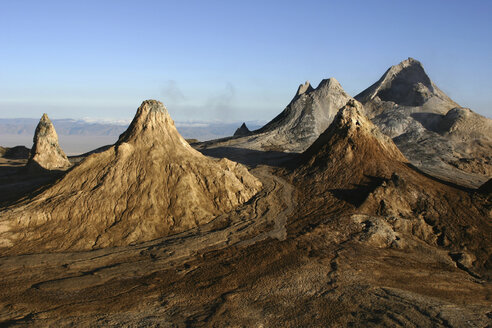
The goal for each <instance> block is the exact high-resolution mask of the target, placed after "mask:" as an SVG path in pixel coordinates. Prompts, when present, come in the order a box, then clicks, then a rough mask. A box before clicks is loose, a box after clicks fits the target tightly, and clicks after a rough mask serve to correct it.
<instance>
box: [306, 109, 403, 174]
mask: <svg viewBox="0 0 492 328" xmlns="http://www.w3.org/2000/svg"><path fill="white" fill-rule="evenodd" d="M363 112H364V109H363V107H362V105H361V104H360V103H359V102H357V101H355V100H350V101H348V102H347V104H346V105H345V106H344V107H343V108H341V109H340V111H339V112H338V114H337V116H336V117H335V119H334V120H333V122H332V123H331V125H330V126H329V128H328V129H327V130H326V131H325V132H323V133H322V134H321V135H320V136H319V138H318V139H317V140H316V141H315V142H314V143H313V144H312V145H311V147H309V148H308V149H307V150H306V151H305V152H304V153H303V154H302V164H301V170H307V171H314V172H325V171H326V172H328V173H329V174H331V175H336V174H344V175H346V174H348V175H355V174H356V171H357V170H358V171H360V172H361V174H362V173H363V174H372V175H374V174H377V172H378V171H382V172H383V171H388V172H389V169H388V166H392V165H394V163H401V162H406V159H405V157H404V156H403V155H402V153H401V152H400V151H399V150H398V148H397V147H396V146H395V144H394V143H393V141H392V140H391V139H390V138H388V137H387V136H385V135H384V134H382V133H381V132H380V131H379V129H378V128H377V127H376V126H374V124H372V123H371V121H370V120H369V119H368V118H367V117H366V116H365V115H364V114H363ZM388 172H386V173H388ZM389 173H390V174H391V172H389Z"/></svg>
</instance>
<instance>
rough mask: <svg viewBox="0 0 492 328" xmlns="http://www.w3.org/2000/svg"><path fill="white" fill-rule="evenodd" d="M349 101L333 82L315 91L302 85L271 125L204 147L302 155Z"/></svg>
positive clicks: (323, 83) (306, 84) (331, 80)
mask: <svg viewBox="0 0 492 328" xmlns="http://www.w3.org/2000/svg"><path fill="white" fill-rule="evenodd" d="M349 99H351V97H350V96H349V95H348V94H347V93H346V92H345V91H344V90H343V88H342V86H341V85H340V83H338V81H337V80H336V79H334V78H330V79H326V80H323V81H321V83H320V84H319V85H318V87H317V88H316V89H314V88H313V87H312V86H311V84H310V83H309V82H306V83H304V84H301V85H300V86H299V88H298V89H297V92H296V94H295V96H294V98H293V99H292V100H291V102H290V103H289V105H287V107H286V108H285V109H284V110H283V111H282V112H281V113H280V114H279V115H278V116H277V117H275V118H274V119H273V120H272V121H270V122H269V123H267V124H266V125H265V126H264V127H262V128H261V129H258V130H255V131H253V132H251V134H249V135H248V136H247V137H244V138H234V139H223V140H220V139H219V140H214V141H212V142H207V143H204V144H203V145H202V147H203V148H207V147H219V146H227V147H237V148H247V149H254V150H261V151H285V152H302V151H304V150H306V149H307V148H308V147H309V146H310V145H311V144H312V143H313V142H314V141H315V140H316V138H317V137H318V136H319V135H320V134H321V133H322V132H323V131H324V130H326V128H327V127H328V125H330V123H331V122H332V120H333V118H334V117H335V115H336V114H337V112H338V110H339V109H340V108H341V107H342V106H343V105H345V103H346V102H347V101H348V100H349Z"/></svg>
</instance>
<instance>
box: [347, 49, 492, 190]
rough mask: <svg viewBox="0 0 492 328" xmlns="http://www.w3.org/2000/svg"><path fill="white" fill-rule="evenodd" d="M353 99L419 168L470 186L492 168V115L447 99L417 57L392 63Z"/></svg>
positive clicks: (480, 180)
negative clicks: (473, 110)
mask: <svg viewBox="0 0 492 328" xmlns="http://www.w3.org/2000/svg"><path fill="white" fill-rule="evenodd" d="M355 99H357V100H359V101H360V102H361V103H362V104H363V105H364V108H365V110H366V114H367V115H368V116H369V118H371V120H372V121H373V123H375V124H376V125H377V126H378V127H379V128H380V130H381V131H382V132H383V133H385V134H386V135H388V136H390V137H391V138H393V139H394V141H395V143H396V144H397V146H398V147H399V149H400V150H401V151H402V152H403V153H404V154H405V156H406V157H407V158H408V159H409V160H410V161H411V162H412V164H414V165H416V166H417V167H419V168H421V169H422V170H424V171H426V172H428V173H430V174H433V175H436V176H439V177H442V178H444V179H447V180H451V181H458V182H459V183H461V184H463V185H466V186H469V187H477V186H479V185H480V184H481V183H483V182H484V179H486V177H487V176H489V175H490V173H491V172H492V157H491V156H490V154H491V153H492V141H491V140H492V121H491V120H490V119H487V118H485V117H483V116H481V115H478V114H476V113H474V112H472V111H471V110H469V109H466V108H462V107H460V106H459V105H458V104H457V103H455V102H454V101H453V100H451V99H450V98H449V97H448V96H447V95H446V94H444V92H442V91H441V90H440V89H439V88H438V87H437V86H436V85H435V84H434V83H433V82H432V81H431V79H430V78H429V76H428V75H427V74H426V72H425V71H424V68H423V66H422V64H421V63H420V62H419V61H417V60H415V59H412V58H409V59H407V60H404V61H403V62H401V63H400V64H398V65H395V66H392V67H391V68H390V69H388V70H387V71H386V73H384V74H383V76H382V77H381V78H380V79H379V80H378V81H377V82H376V83H374V84H373V85H372V86H370V87H369V88H367V89H366V90H364V91H363V92H361V93H360V94H358V95H357V96H355Z"/></svg>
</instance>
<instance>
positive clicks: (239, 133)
mask: <svg viewBox="0 0 492 328" xmlns="http://www.w3.org/2000/svg"><path fill="white" fill-rule="evenodd" d="M250 133H251V131H250V130H249V129H248V127H247V126H246V123H243V124H241V126H240V127H239V128H237V130H236V132H234V136H247V135H249V134H250Z"/></svg>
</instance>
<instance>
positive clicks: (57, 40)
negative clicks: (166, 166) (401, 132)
mask: <svg viewBox="0 0 492 328" xmlns="http://www.w3.org/2000/svg"><path fill="white" fill-rule="evenodd" d="M491 9H492V3H490V2H483V1H482V2H481V1H469V2H466V3H463V2H461V1H446V2H442V1H413V2H412V3H407V2H388V1H371V2H367V1H349V2H327V1H307V2H303V3H302V5H300V4H299V3H298V2H293V1H281V2H279V1H272V2H267V3H264V2H259V1H253V2H247V3H236V2H225V1H210V2H206V3H204V2H187V3H186V4H184V3H176V2H167V1H139V2H132V1H105V2H102V3H101V2H96V1H84V2H72V1H70V2H67V1H43V2H38V1H22V2H20V1H9V2H2V3H1V4H0V28H1V29H2V31H3V33H2V34H1V35H0V42H1V44H2V52H1V53H0V59H1V60H2V62H3V63H4V65H3V66H2V67H1V68H0V117H3V118H9V117H10V118H12V117H32V118H38V117H40V116H41V114H42V113H43V112H47V113H48V114H49V115H50V117H51V118H53V119H58V118H73V119H81V118H84V117H89V118H91V119H96V120H97V119H110V120H124V119H131V118H132V117H133V115H134V113H135V110H136V109H137V107H138V106H139V105H140V103H141V102H142V101H143V100H145V99H158V100H161V101H162V102H163V103H164V104H165V105H166V107H167V108H168V110H169V112H170V114H171V116H172V117H173V119H175V120H177V121H186V120H192V121H200V120H206V121H214V120H220V121H244V120H260V121H269V120H270V119H272V118H274V117H275V116H276V115H277V114H278V113H280V112H281V111H282V110H283V109H284V108H285V106H286V105H287V104H288V103H289V101H290V100H291V99H292V97H293V95H294V93H295V91H296V89H297V86H298V85H299V84H301V83H303V82H304V81H306V80H309V81H311V84H312V85H313V86H315V87H316V86H317V85H318V83H319V82H320V81H321V80H322V79H325V78H329V77H335V78H336V79H337V80H338V81H339V82H340V83H341V85H342V87H343V88H344V89H345V90H346V91H347V92H348V93H349V94H350V95H352V96H355V95H356V94H357V93H359V92H361V91H362V90H364V89H365V88H367V87H369V86H370V85H371V84H372V83H374V82H376V81H377V80H378V79H379V78H380V76H381V75H382V74H383V73H384V72H385V71H386V70H387V69H388V68H389V67H390V66H391V65H395V64H398V63H399V62H400V61H402V60H404V59H406V58H408V57H413V58H415V59H418V60H419V61H421V62H422V64H423V65H424V68H425V69H426V72H427V73H428V75H429V76H430V78H431V79H432V80H433V81H434V82H435V83H436V84H437V85H438V86H439V88H441V89H442V90H443V91H444V92H445V93H446V94H447V95H448V96H450V97H451V98H452V99H453V100H454V101H456V102H457V103H459V104H460V105H461V106H464V107H470V108H471V109H473V110H475V111H476V112H478V113H480V114H482V115H485V116H487V117H492V99H491V98H490V95H489V94H490V93H489V90H490V89H492V81H491V79H490V76H492V65H490V58H491V54H492V44H491V43H490V42H486V40H490V39H491V36H492V35H491V34H492V21H491V20H490V19H489V17H488V13H489V12H490V10H491ZM368 13H370V14H368Z"/></svg>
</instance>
